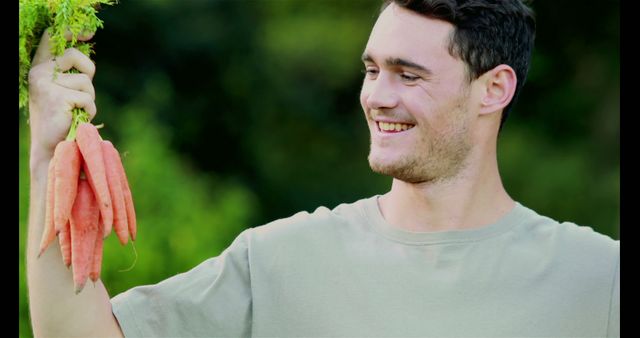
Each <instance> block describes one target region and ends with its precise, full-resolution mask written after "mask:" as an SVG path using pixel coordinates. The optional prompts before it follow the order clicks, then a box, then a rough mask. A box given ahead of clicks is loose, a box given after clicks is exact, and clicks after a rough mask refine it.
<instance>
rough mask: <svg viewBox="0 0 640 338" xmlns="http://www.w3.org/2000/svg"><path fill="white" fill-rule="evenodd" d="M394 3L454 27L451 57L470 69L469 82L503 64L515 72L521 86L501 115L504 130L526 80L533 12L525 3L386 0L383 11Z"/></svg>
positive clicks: (508, 0)
mask: <svg viewBox="0 0 640 338" xmlns="http://www.w3.org/2000/svg"><path fill="white" fill-rule="evenodd" d="M391 3H395V4H396V5H398V6H400V7H403V8H406V9H409V10H411V11H413V12H416V13H418V14H421V15H424V16H427V17H430V18H435V19H439V20H444V21H447V22H449V23H451V24H453V26H454V27H455V30H454V32H453V36H452V37H451V42H450V44H449V53H450V54H451V55H452V56H454V57H459V58H460V59H462V61H463V62H464V63H465V64H466V65H467V71H468V75H469V81H472V80H475V79H477V78H478V77H480V76H481V75H482V74H484V73H485V72H487V71H489V70H491V69H493V68H494V67H496V66H498V65H500V64H506V65H509V66H510V67H511V68H513V69H514V71H515V73H516V77H517V80H518V82H517V85H516V90H515V93H514V96H513V99H512V100H511V102H509V104H508V105H507V106H506V107H505V108H504V110H503V112H502V118H501V120H500V129H502V125H503V124H504V121H505V120H506V118H507V116H508V114H509V111H510V110H511V107H512V105H513V103H514V102H515V101H516V99H517V97H518V94H519V93H520V91H521V89H522V86H523V85H524V82H525V80H526V78H527V72H528V70H529V64H530V61H531V54H532V52H533V42H534V39H535V28H536V23H535V16H534V12H533V10H532V9H531V8H529V7H528V6H527V5H526V4H525V3H524V2H523V1H522V0H384V2H383V4H382V9H381V10H384V9H385V8H386V7H387V6H388V5H389V4H391Z"/></svg>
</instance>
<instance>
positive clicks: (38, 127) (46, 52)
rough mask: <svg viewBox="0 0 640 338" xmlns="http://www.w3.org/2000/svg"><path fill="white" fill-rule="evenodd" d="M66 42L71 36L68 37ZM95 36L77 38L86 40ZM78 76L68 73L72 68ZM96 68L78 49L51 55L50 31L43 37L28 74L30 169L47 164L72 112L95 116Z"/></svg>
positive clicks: (61, 137)
mask: <svg viewBox="0 0 640 338" xmlns="http://www.w3.org/2000/svg"><path fill="white" fill-rule="evenodd" d="M66 37H67V40H70V39H71V33H70V32H68V33H67V34H66ZM92 37H93V35H92V34H91V35H84V36H80V37H78V40H80V41H87V40H89V39H91V38H92ZM72 68H73V69H76V70H77V71H79V73H75V74H70V73H65V72H66V71H69V70H70V69H72ZM94 74H95V65H94V64H93V62H92V61H91V59H89V57H87V56H86V55H84V54H82V52H80V51H79V50H77V49H75V48H69V49H67V50H66V51H65V52H64V54H63V55H62V56H60V57H58V58H54V57H53V55H51V44H50V36H49V33H48V31H45V33H44V34H43V35H42V39H41V40H40V44H39V45H38V49H37V50H36V54H35V56H34V58H33V62H32V68H31V70H30V71H29V125H30V128H31V162H30V164H31V168H32V169H34V167H36V166H40V165H42V163H47V162H49V160H50V159H51V157H52V156H53V151H54V149H55V146H56V145H57V144H58V143H59V142H60V141H62V140H63V139H64V138H65V137H66V136H67V133H68V132H69V128H70V127H71V110H72V109H73V108H84V110H85V111H86V112H87V113H88V114H89V116H90V118H91V119H93V117H94V116H95V114H96V105H95V90H94V88H93V83H92V82H91V80H92V79H93V75H94Z"/></svg>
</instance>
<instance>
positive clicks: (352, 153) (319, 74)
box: [19, 0, 620, 337]
mask: <svg viewBox="0 0 640 338" xmlns="http://www.w3.org/2000/svg"><path fill="white" fill-rule="evenodd" d="M591 2H592V1H591ZM378 7H379V2H378V1H377V0H350V1H340V0H313V1H311V0H247V1H245V0H207V1H205V0H188V1H168V0H164V1H159V0H155V1H151V0H146V1H142V0H141V1H121V2H120V3H119V4H118V6H114V7H106V8H103V9H102V10H101V12H100V13H99V16H100V17H101V18H102V19H103V20H104V29H101V30H99V31H98V32H97V34H96V36H95V37H94V39H93V42H95V47H94V48H95V52H96V54H95V57H94V60H95V61H96V64H97V72H96V75H95V78H94V84H95V88H96V101H97V106H98V116H97V117H96V119H95V120H94V122H95V123H104V124H105V127H104V128H103V129H102V131H101V134H102V135H103V137H104V138H106V139H109V140H112V142H113V143H114V145H115V146H116V148H117V149H119V150H120V151H121V153H122V154H123V156H124V165H125V167H126V170H127V173H128V175H129V180H130V185H131V188H132V190H133V195H134V200H135V203H136V208H137V212H138V219H139V221H138V222H139V226H138V227H139V235H138V236H139V237H138V240H137V241H136V242H135V250H136V252H137V261H135V259H136V258H135V256H136V254H135V253H134V250H133V248H132V247H131V245H128V246H127V247H121V246H120V244H119V243H118V242H117V240H116V239H115V238H114V237H113V236H112V237H110V238H109V240H108V241H107V243H106V244H105V258H104V263H103V272H102V277H103V280H104V282H105V285H106V286H107V287H108V289H109V293H110V294H111V295H115V294H117V293H120V292H122V291H124V290H126V289H128V288H131V287H133V286H136V285H140V284H149V283H157V282H159V281H160V280H162V279H165V278H168V277H170V276H172V275H174V274H176V273H178V272H181V271H185V270H188V269H190V268H191V267H193V266H194V265H196V264H198V263H199V262H201V261H202V260H204V259H206V258H208V257H211V256H215V255H217V254H219V253H220V252H221V251H222V250H223V249H224V248H225V247H226V246H227V245H228V244H229V243H231V241H232V240H233V238H234V237H235V236H236V235H237V234H238V233H240V231H241V230H242V229H244V228H247V227H253V226H257V225H260V224H264V223H266V222H269V221H271V220H274V219H277V218H281V217H286V216H289V215H291V214H293V213H295V212H297V211H300V210H313V209H315V208H316V207H317V206H320V205H325V206H328V207H333V206H336V205H337V204H339V203H341V202H350V201H354V200H357V199H359V198H362V197H367V196H371V195H373V194H381V193H384V192H386V191H387V190H388V189H389V187H390V183H391V180H390V179H389V178H387V177H383V176H380V175H377V174H374V173H372V172H371V171H370V169H369V167H368V163H367V160H366V157H367V154H368V146H369V144H368V142H369V135H368V129H367V127H366V124H365V122H364V117H363V114H362V111H361V108H360V105H359V102H358V95H359V90H360V84H361V81H362V73H361V69H362V65H361V61H360V54H361V53H362V50H363V48H364V46H365V44H366V41H367V38H368V34H369V31H370V28H371V26H372V24H373V23H374V21H375V18H376V13H377V10H378ZM533 8H534V9H535V10H536V12H537V21H538V34H537V42H536V50H535V51H534V58H533V64H532V69H531V71H530V77H529V80H528V82H527V84H526V85H525V87H524V91H523V93H522V95H521V96H520V98H519V102H518V103H517V104H516V105H515V107H514V110H513V112H512V113H511V114H510V116H509V119H508V121H507V123H506V125H505V127H504V129H503V131H502V134H501V136H500V140H499V155H498V156H499V160H500V168H501V172H502V176H503V180H504V183H505V185H506V187H507V190H508V191H509V192H510V194H511V196H512V197H513V198H514V199H516V200H517V201H519V202H521V203H522V204H524V205H526V206H529V207H531V208H533V209H535V210H537V211H538V212H540V213H541V214H544V215H547V216H550V217H552V218H555V219H558V220H560V221H573V222H575V223H578V224H581V225H586V226H590V227H592V228H594V229H595V230H596V231H599V232H601V233H604V234H607V235H609V236H611V237H613V238H616V239H617V238H619V229H620V216H619V211H620V198H619V192H620V180H619V179H620V166H619V163H620V158H619V150H620V145H619V121H620V120H619V118H620V106H619V95H620V94H619V93H620V90H619V79H620V69H619V49H620V47H619V38H620V32H619V1H610V2H607V6H601V5H596V4H593V3H592V4H589V1H587V3H585V2H584V1H580V2H579V1H577V0H566V1H562V2H549V1H539V2H534V3H533ZM23 120H24V118H23V117H22V116H21V122H20V169H19V170H20V173H21V175H20V231H21V232H20V233H21V238H20V330H21V331H20V332H21V336H25V337H29V336H31V329H30V324H29V319H28V309H27V305H28V304H27V297H26V289H25V278H24V277H25V276H24V258H23V257H24V254H23V253H24V245H25V243H26V242H25V240H26V218H27V217H26V215H27V208H28V127H27V125H26V123H25V121H23ZM134 261H135V265H134V266H133V268H132V269H131V270H129V271H126V272H121V271H120V270H125V269H127V268H129V267H130V266H131V265H132V264H133V263H134Z"/></svg>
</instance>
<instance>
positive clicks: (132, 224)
mask: <svg viewBox="0 0 640 338" xmlns="http://www.w3.org/2000/svg"><path fill="white" fill-rule="evenodd" d="M112 153H113V154H112V156H113V161H114V162H115V163H117V164H118V171H120V181H121V184H122V192H123V193H124V202H125V207H126V209H127V223H128V224H129V233H130V234H131V240H132V241H135V240H136V232H137V227H136V210H135V208H134V206H133V196H132V195H131V189H130V188H129V181H128V180H127V174H126V173H125V171H124V166H123V165H122V160H121V159H120V153H118V150H117V149H116V148H113V151H112Z"/></svg>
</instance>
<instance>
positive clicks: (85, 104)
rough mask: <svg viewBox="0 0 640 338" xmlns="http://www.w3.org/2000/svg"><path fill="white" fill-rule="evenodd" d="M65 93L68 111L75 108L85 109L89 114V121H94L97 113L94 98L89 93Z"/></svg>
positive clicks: (69, 91)
mask: <svg viewBox="0 0 640 338" xmlns="http://www.w3.org/2000/svg"><path fill="white" fill-rule="evenodd" d="M65 91H66V93H65V96H64V97H65V101H66V104H67V111H71V110H72V109H73V108H83V109H84V110H85V111H86V112H87V113H88V114H89V120H93V118H94V117H95V116H96V111H97V109H96V103H95V101H94V100H93V97H92V96H91V95H90V94H88V93H85V92H79V91H76V90H71V89H65Z"/></svg>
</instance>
